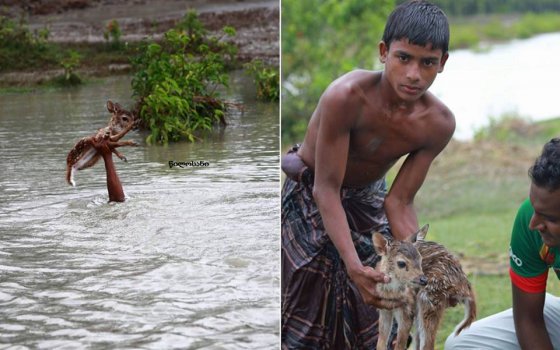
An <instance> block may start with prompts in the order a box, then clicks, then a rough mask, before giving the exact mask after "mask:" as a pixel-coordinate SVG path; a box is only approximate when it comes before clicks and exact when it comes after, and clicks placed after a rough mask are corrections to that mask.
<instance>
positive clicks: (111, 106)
mask: <svg viewBox="0 0 560 350" xmlns="http://www.w3.org/2000/svg"><path fill="white" fill-rule="evenodd" d="M107 110H108V111H109V112H111V113H115V105H114V104H113V102H112V101H107Z"/></svg>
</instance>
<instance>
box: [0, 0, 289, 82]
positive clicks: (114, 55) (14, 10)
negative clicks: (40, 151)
mask: <svg viewBox="0 0 560 350" xmlns="http://www.w3.org/2000/svg"><path fill="white" fill-rule="evenodd" d="M10 4H12V6H8V5H10ZM1 5H4V7H3V11H4V14H9V15H11V16H12V18H17V16H21V15H24V18H26V20H27V22H28V28H29V30H30V32H35V33H37V32H39V31H41V30H45V28H46V32H47V33H48V38H47V42H46V45H49V46H51V47H52V50H54V51H56V52H57V53H56V54H53V57H54V58H51V59H50V60H47V61H45V62H43V63H39V64H29V65H27V66H26V67H25V68H21V67H17V68H16V69H14V68H11V69H4V70H3V72H2V73H1V74H0V85H2V86H22V85H23V86H25V85H30V84H41V83H44V82H45V81H48V80H50V79H52V78H53V77H55V76H58V75H60V74H62V73H63V71H64V70H63V69H62V68H61V66H60V64H59V63H57V61H60V60H61V59H62V57H64V53H65V52H70V51H75V52H77V53H78V54H79V55H80V57H81V62H80V65H79V66H78V67H77V68H76V73H77V74H79V75H80V76H83V77H85V78H88V77H97V76H107V75H114V74H122V73H128V72H129V71H130V57H131V56H132V55H133V54H134V51H135V49H136V48H137V47H138V45H139V43H140V42H141V41H142V40H144V39H146V38H151V39H154V40H156V41H157V40H159V39H160V38H161V37H162V35H163V33H164V32H165V31H167V30H168V29H170V28H172V27H174V26H175V25H176V24H177V23H178V22H180V21H181V20H182V18H183V16H184V15H185V13H186V12H187V11H188V10H195V11H196V12H197V13H198V14H199V19H200V21H201V22H202V23H203V25H204V26H205V28H206V29H208V30H209V32H210V34H211V35H219V33H220V32H221V29H222V28H223V27H224V26H231V27H233V28H234V29H235V30H236V35H235V36H234V37H232V38H228V39H227V40H228V41H230V42H231V43H233V44H234V45H235V46H236V47H237V48H238V52H237V55H236V62H237V65H238V67H240V66H241V65H242V64H244V63H247V62H251V61H254V60H260V61H263V62H264V63H265V64H267V65H269V66H275V67H277V66H278V65H279V8H278V2H277V1H271V0H251V1H232V0H222V1H215V2H212V4H211V5H209V4H207V3H206V2H204V1H189V2H185V1H173V0H157V1H139V0H113V1H107V0H106V1H101V0H98V1H96V0H83V1H69V0H52V1H39V2H37V3H34V5H33V6H31V5H30V6H31V7H30V8H27V9H25V10H23V9H22V7H21V6H19V4H18V2H13V1H9V0H2V1H0V6H1ZM111 21H116V23H118V28H119V31H120V33H119V42H120V44H121V45H120V46H118V47H117V48H116V49H115V47H114V46H111V45H110V43H109V41H108V40H106V38H105V36H104V34H105V32H106V31H107V26H108V25H109V23H110V22H111Z"/></svg>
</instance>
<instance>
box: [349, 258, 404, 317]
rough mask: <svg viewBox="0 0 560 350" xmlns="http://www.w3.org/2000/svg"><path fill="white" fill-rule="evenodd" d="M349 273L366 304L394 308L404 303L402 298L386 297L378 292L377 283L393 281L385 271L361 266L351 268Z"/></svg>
mask: <svg viewBox="0 0 560 350" xmlns="http://www.w3.org/2000/svg"><path fill="white" fill-rule="evenodd" d="M348 275H349V276H350V279H351V280H352V281H353V282H354V284H355V285H356V287H357V288H358V290H359V291H360V294H361V295H362V298H363V299H364V302H365V303H366V304H369V305H373V306H375V307H377V308H382V309H393V308H396V307H400V306H402V305H403V304H404V302H403V301H402V299H385V298H382V297H381V296H380V295H379V293H378V292H377V290H376V285H377V283H389V282H390V281H391V279H390V278H389V276H387V275H385V274H384V273H382V272H379V271H376V270H374V269H373V268H372V267H369V266H361V267H358V268H356V269H352V270H349V271H348Z"/></svg>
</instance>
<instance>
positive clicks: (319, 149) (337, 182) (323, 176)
mask: <svg viewBox="0 0 560 350" xmlns="http://www.w3.org/2000/svg"><path fill="white" fill-rule="evenodd" d="M321 100H322V101H321V102H320V107H319V108H320V109H319V110H317V113H321V118H320V125H319V129H318V132H317V139H316V149H315V183H314V186H313V197H314V198H315V201H316V203H317V206H318V208H319V212H320V213H321V217H322V220H323V224H324V226H325V230H326V231H327V234H328V236H329V238H330V239H331V241H332V242H333V244H334V246H335V247H336V249H337V250H338V252H339V254H340V257H341V258H342V260H343V261H344V264H345V266H346V270H347V271H348V275H349V276H350V278H351V279H352V281H353V282H354V283H355V285H356V287H357V288H358V289H359V291H360V293H361V295H362V297H363V299H364V301H365V302H366V303H368V304H372V305H376V303H378V301H379V298H378V297H377V292H376V290H375V285H376V283H377V282H383V281H384V282H388V277H385V275H384V274H382V273H379V272H377V271H375V270H374V269H373V268H371V267H369V266H363V265H362V262H361V261H360V259H359V257H358V253H357V252H356V248H355V247H354V243H353V242H352V237H351V235H350V227H349V225H348V220H347V218H346V213H345V212H344V209H343V207H342V202H341V200H340V189H341V186H342V183H343V181H344V176H345V173H346V162H347V159H348V150H349V142H350V131H351V129H352V126H353V125H354V122H355V120H356V119H357V117H358V113H359V105H360V103H359V101H353V94H352V91H351V88H350V87H348V86H334V87H331V88H330V89H329V90H327V92H325V94H324V95H323V97H322V98H321Z"/></svg>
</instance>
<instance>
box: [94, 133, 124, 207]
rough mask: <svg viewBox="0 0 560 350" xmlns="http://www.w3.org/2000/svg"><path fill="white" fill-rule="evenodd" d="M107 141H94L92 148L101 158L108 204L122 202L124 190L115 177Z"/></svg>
mask: <svg viewBox="0 0 560 350" xmlns="http://www.w3.org/2000/svg"><path fill="white" fill-rule="evenodd" d="M109 143H110V142H109V139H102V140H100V141H94V143H93V146H94V147H95V149H96V150H97V151H98V152H99V153H100V154H101V156H102V157H103V162H104V163H105V172H106V174H107V192H109V202H124V201H125V196H124V190H123V187H122V184H121V180H120V179H119V176H118V175H117V170H116V169H115V163H113V153H112V148H111V147H110V146H109Z"/></svg>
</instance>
